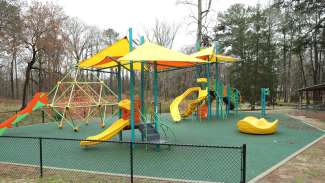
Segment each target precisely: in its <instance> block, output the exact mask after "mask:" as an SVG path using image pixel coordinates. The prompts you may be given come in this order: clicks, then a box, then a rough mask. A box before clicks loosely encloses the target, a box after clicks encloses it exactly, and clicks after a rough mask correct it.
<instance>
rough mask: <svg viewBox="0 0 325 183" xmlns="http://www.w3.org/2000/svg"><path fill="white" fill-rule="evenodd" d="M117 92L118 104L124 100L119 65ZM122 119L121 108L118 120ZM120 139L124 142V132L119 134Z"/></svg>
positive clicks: (119, 66)
mask: <svg viewBox="0 0 325 183" xmlns="http://www.w3.org/2000/svg"><path fill="white" fill-rule="evenodd" d="M117 90H118V92H117V93H118V96H117V98H118V102H120V101H121V100H122V76H121V65H120V64H118V66H117ZM121 117H122V111H121V108H119V107H118V118H121ZM119 139H120V141H122V140H123V132H122V131H121V132H120V133H119Z"/></svg>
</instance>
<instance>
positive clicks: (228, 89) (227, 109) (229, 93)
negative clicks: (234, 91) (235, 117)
mask: <svg viewBox="0 0 325 183" xmlns="http://www.w3.org/2000/svg"><path fill="white" fill-rule="evenodd" d="M230 96H231V88H230V86H229V85H227V108H226V114H227V115H229V112H230V103H231V100H230Z"/></svg>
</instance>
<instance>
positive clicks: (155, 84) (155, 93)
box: [153, 62, 158, 131]
mask: <svg viewBox="0 0 325 183" xmlns="http://www.w3.org/2000/svg"><path fill="white" fill-rule="evenodd" d="M153 67H154V71H153V96H154V124H155V129H156V130H157V131H158V69H157V62H154V65H153Z"/></svg>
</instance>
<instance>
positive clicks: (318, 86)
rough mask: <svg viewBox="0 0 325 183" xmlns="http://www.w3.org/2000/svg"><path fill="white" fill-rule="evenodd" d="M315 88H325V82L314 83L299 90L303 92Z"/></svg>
mask: <svg viewBox="0 0 325 183" xmlns="http://www.w3.org/2000/svg"><path fill="white" fill-rule="evenodd" d="M315 90H325V83H321V84H317V85H312V86H308V87H305V88H300V89H298V90H297V91H298V92H302V91H315Z"/></svg>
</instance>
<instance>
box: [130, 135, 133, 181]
mask: <svg viewBox="0 0 325 183" xmlns="http://www.w3.org/2000/svg"><path fill="white" fill-rule="evenodd" d="M130 178H131V183H133V142H132V141H131V142H130Z"/></svg>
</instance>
